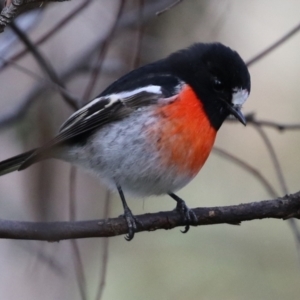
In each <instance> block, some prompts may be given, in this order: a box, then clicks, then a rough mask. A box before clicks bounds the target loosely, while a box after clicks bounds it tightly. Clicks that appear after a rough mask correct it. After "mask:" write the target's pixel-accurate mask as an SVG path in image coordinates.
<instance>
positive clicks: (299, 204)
mask: <svg viewBox="0 0 300 300" xmlns="http://www.w3.org/2000/svg"><path fill="white" fill-rule="evenodd" d="M193 211H194V212H195V214H196V215H197V217H198V222H197V224H196V226H199V225H212V224H223V223H225V224H226V223H228V224H239V223H240V222H243V221H250V220H259V219H266V218H275V219H283V220H285V219H289V218H300V192H298V193H296V194H293V195H288V196H285V197H283V198H277V199H274V200H267V201H260V202H252V203H246V204H240V205H232V206H223V207H203V208H195V209H193ZM136 218H137V220H138V221H139V223H138V224H137V225H138V228H137V232H142V231H154V230H157V229H172V228H175V227H178V226H183V225H185V223H184V222H183V221H182V220H181V217H180V215H179V214H178V213H177V212H176V211H169V212H159V213H152V214H144V215H139V216H136ZM126 233H127V224H126V221H125V219H124V218H123V217H119V218H114V219H107V220H93V221H78V222H50V223H43V222H17V221H8V220H0V238H6V239H23V240H43V241H59V240H65V239H76V238H91V237H111V236H117V235H123V234H126Z"/></svg>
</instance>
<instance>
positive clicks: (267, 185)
mask: <svg viewBox="0 0 300 300" xmlns="http://www.w3.org/2000/svg"><path fill="white" fill-rule="evenodd" d="M213 152H214V153H216V154H218V155H220V156H222V157H224V158H226V159H229V160H230V161H231V162H233V163H235V164H237V165H238V166H240V167H242V168H243V169H244V170H246V171H247V172H248V173H250V174H252V175H253V176H254V177H255V178H256V179H257V180H258V181H259V182H260V183H261V184H262V185H263V187H264V188H265V189H266V191H267V192H268V193H269V195H270V196H271V197H273V198H276V197H278V194H277V192H276V191H275V189H274V188H273V186H272V185H271V183H270V182H269V181H268V180H267V179H266V178H265V177H264V176H263V175H262V174H261V173H260V171H259V170H257V169H255V168H254V167H252V166H251V165H250V164H248V163H247V162H245V161H243V160H241V159H240V158H238V157H236V156H235V155H233V154H230V153H229V152H227V151H225V150H223V149H220V148H218V147H214V148H213Z"/></svg>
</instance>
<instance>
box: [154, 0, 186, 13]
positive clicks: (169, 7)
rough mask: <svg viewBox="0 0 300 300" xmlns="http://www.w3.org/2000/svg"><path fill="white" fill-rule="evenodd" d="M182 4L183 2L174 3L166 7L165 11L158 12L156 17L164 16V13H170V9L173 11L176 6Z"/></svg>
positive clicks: (180, 0) (178, 0)
mask: <svg viewBox="0 0 300 300" xmlns="http://www.w3.org/2000/svg"><path fill="white" fill-rule="evenodd" d="M181 2H182V0H176V1H175V2H173V3H172V4H170V5H169V6H167V7H165V8H164V9H162V10H160V11H157V12H156V15H157V16H160V15H162V14H163V13H165V12H167V11H169V10H170V9H172V8H173V7H175V6H176V5H178V4H179V3H181Z"/></svg>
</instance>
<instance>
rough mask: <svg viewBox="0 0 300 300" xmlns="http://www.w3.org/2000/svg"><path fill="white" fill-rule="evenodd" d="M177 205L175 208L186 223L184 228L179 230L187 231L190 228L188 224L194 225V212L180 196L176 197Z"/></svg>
mask: <svg viewBox="0 0 300 300" xmlns="http://www.w3.org/2000/svg"><path fill="white" fill-rule="evenodd" d="M176 201H177V205H176V208H175V210H176V211H178V212H179V213H180V215H181V216H182V219H183V221H184V222H186V223H187V225H185V229H184V230H181V232H182V233H187V232H188V231H189V229H190V225H195V224H196V223H197V221H198V218H197V216H196V214H195V213H194V212H193V211H192V210H191V209H190V208H189V207H188V206H187V205H186V204H185V201H184V200H182V199H181V198H179V197H178V198H177V199H176Z"/></svg>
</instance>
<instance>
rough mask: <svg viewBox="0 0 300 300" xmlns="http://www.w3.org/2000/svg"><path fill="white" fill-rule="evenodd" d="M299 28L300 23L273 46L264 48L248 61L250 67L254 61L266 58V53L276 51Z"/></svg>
mask: <svg viewBox="0 0 300 300" xmlns="http://www.w3.org/2000/svg"><path fill="white" fill-rule="evenodd" d="M299 30H300V23H299V24H298V25H297V26H295V27H294V28H293V29H292V30H290V31H289V32H288V33H286V34H285V35H284V36H282V37H281V38H280V39H279V40H278V41H276V42H275V43H273V44H272V45H271V46H269V47H267V48H266V49H265V50H263V51H262V52H260V53H259V54H257V55H255V56H254V57H253V58H251V59H250V60H248V61H247V62H246V65H247V66H248V67H250V66H251V65H253V64H254V63H256V62H258V61H259V60H261V59H262V58H264V57H265V56H266V55H268V54H270V53H271V52H272V51H274V50H275V49H276V48H278V47H279V46H281V45H282V44H283V43H284V42H286V41H287V40H288V39H290V38H291V37H292V36H293V35H295V34H296V33H298V31H299Z"/></svg>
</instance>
